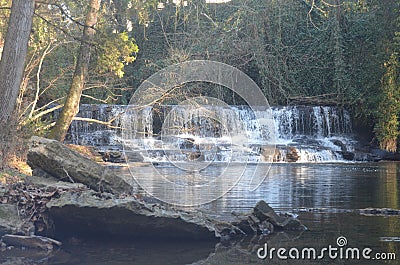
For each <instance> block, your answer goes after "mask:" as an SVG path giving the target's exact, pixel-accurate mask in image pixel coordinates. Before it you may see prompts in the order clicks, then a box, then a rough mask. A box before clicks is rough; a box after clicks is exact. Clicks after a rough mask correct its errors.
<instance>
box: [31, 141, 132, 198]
mask: <svg viewBox="0 0 400 265" xmlns="http://www.w3.org/2000/svg"><path fill="white" fill-rule="evenodd" d="M28 164H29V166H30V167H31V168H32V169H33V170H34V171H35V170H36V171H41V173H42V172H45V173H46V174H48V175H50V176H52V177H54V178H57V179H59V180H62V181H66V182H78V183H83V184H85V185H87V186H88V187H90V188H91V189H93V190H96V191H105V192H111V193H114V194H121V193H126V194H130V193H132V186H131V184H132V183H131V181H132V180H128V179H124V178H123V177H120V176H116V175H115V174H113V173H112V172H111V171H110V170H108V169H107V168H106V167H104V166H101V165H100V164H98V163H96V162H94V161H92V160H90V159H89V158H86V157H84V156H82V155H80V154H79V153H78V152H76V151H73V150H71V149H70V148H68V147H67V146H65V145H63V144H62V143H60V142H58V141H55V140H50V139H46V138H41V137H36V136H33V137H32V139H31V146H30V149H29V152H28ZM34 174H35V173H34Z"/></svg>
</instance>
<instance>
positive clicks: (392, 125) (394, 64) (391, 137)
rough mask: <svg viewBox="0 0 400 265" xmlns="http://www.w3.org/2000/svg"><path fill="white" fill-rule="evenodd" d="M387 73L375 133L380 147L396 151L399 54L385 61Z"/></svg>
mask: <svg viewBox="0 0 400 265" xmlns="http://www.w3.org/2000/svg"><path fill="white" fill-rule="evenodd" d="M385 68H386V73H385V75H384V76H383V80H382V88H383V89H382V90H383V91H382V97H381V100H380V104H379V107H378V111H377V114H376V116H377V124H376V126H375V133H376V136H377V139H378V141H379V144H380V147H381V148H382V149H385V150H387V151H390V152H396V150H397V141H398V138H399V135H400V131H399V114H400V79H399V78H400V75H399V71H400V64H399V55H398V54H397V53H394V54H392V55H391V57H390V59H389V61H388V62H387V63H385Z"/></svg>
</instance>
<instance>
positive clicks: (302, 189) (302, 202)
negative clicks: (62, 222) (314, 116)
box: [0, 162, 400, 265]
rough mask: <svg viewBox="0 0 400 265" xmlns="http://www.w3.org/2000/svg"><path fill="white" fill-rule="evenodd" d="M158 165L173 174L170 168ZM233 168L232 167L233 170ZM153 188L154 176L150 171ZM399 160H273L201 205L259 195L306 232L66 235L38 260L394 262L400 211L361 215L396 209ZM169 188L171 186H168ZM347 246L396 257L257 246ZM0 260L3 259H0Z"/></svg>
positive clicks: (231, 206)
mask: <svg viewBox="0 0 400 265" xmlns="http://www.w3.org/2000/svg"><path fill="white" fill-rule="evenodd" d="M160 170H161V171H164V172H169V171H170V172H172V173H173V174H172V175H173V176H175V177H176V178H178V179H179V178H182V176H179V174H178V172H179V171H177V170H176V169H173V168H170V169H168V168H163V167H160ZM232 172H233V173H232V174H234V172H235V170H232ZM148 177H149V181H152V183H153V184H154V188H155V189H157V181H156V180H155V179H153V178H152V177H151V176H148ZM399 182H400V164H399V163H394V162H387V163H386V162H381V163H368V164H366V163H363V164H297V163H295V164H289V163H288V164H273V165H272V167H271V169H270V172H269V174H268V176H267V178H266V179H265V181H264V182H263V183H262V185H260V187H259V188H258V189H257V190H255V191H249V187H248V186H247V185H246V184H242V185H239V186H236V187H234V188H233V189H232V190H231V191H230V192H228V193H227V194H225V195H224V196H223V197H222V198H220V199H218V200H216V201H214V202H211V203H209V204H207V205H205V206H202V207H201V209H202V210H203V211H207V212H209V213H212V214H214V215H216V216H226V217H229V216H232V213H235V214H238V213H240V212H246V211H250V210H251V208H252V207H253V206H254V205H255V204H256V202H257V201H259V200H261V199H262V200H265V201H266V202H268V203H269V204H270V205H271V206H272V207H273V208H275V209H276V210H277V211H283V212H291V213H295V214H298V215H299V216H298V218H299V219H300V220H301V221H302V222H303V223H304V224H305V225H306V226H307V227H308V230H307V231H304V232H301V233H300V232H288V233H278V234H273V235H271V236H269V237H267V239H266V240H261V241H259V238H247V239H244V240H243V241H241V242H234V243H232V244H230V245H223V244H221V243H215V242H201V243H200V242H170V241H169V242H157V241H150V242H144V241H142V240H134V239H133V240H132V241H131V242H107V241H104V240H103V241H90V240H83V241H79V240H75V241H74V240H71V241H68V242H65V245H64V247H63V249H62V250H61V251H60V252H58V253H55V254H54V255H53V257H50V258H47V259H45V260H44V261H43V262H44V264H148V265H151V264H177V265H178V264H310V263H312V264H322V263H323V264H353V263H355V264H400V243H399V241H400V217H399V216H365V215H361V214H360V213H359V212H358V211H357V210H358V209H363V208H367V207H374V208H393V209H399V208H400V207H399V204H400V198H399V186H398V183H399ZM171 192H173V191H171ZM340 236H344V237H345V238H346V239H347V245H346V246H347V247H354V248H355V247H357V248H360V249H363V248H365V247H369V248H371V249H372V250H373V253H376V252H385V253H387V252H393V253H396V255H397V262H396V261H386V262H383V261H377V260H372V261H366V260H359V261H358V260H352V261H349V260H345V259H338V258H337V259H324V260H314V261H310V260H301V261H294V260H286V261H285V260H279V259H278V258H276V257H275V258H274V259H273V260H260V259H259V258H258V257H257V249H258V248H259V247H261V246H263V244H264V243H267V244H268V246H269V247H275V248H279V247H286V248H287V249H290V248H293V247H297V248H299V249H301V248H304V247H315V248H316V249H321V248H323V247H328V245H332V246H337V244H336V240H337V238H338V237H340ZM0 255H1V253H0ZM0 260H1V259H0Z"/></svg>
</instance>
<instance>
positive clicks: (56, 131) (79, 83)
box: [50, 0, 100, 141]
mask: <svg viewBox="0 0 400 265" xmlns="http://www.w3.org/2000/svg"><path fill="white" fill-rule="evenodd" d="M99 9H100V0H91V1H90V4H89V10H88V12H87V14H86V21H85V27H84V30H83V34H82V41H81V47H80V50H79V56H78V61H77V63H76V66H75V72H74V76H73V79H72V83H71V87H70V89H69V93H68V96H67V99H66V101H65V104H64V107H63V110H62V111H61V114H60V116H59V117H58V119H57V122H56V125H55V126H54V127H53V129H52V131H51V133H50V138H53V139H56V140H59V141H64V139H65V136H66V134H67V131H68V128H69V126H70V125H71V122H72V119H73V118H74V117H75V115H76V114H77V113H78V111H79V102H80V99H81V95H82V91H83V88H84V86H85V78H86V76H87V72H88V68H89V62H90V50H91V44H90V41H91V40H92V38H93V36H94V34H95V29H94V26H95V25H96V23H97V16H98V11H99Z"/></svg>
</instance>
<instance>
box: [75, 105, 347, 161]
mask: <svg viewBox="0 0 400 265" xmlns="http://www.w3.org/2000/svg"><path fill="white" fill-rule="evenodd" d="M205 108H206V111H208V112H210V113H213V114H212V115H211V116H209V115H207V117H205V116H204V110H202V113H203V114H202V113H196V111H197V110H194V111H187V110H186V109H185V108H180V107H176V106H162V107H161V108H159V109H157V110H156V109H152V108H151V107H147V108H145V109H143V110H141V111H135V112H132V114H129V115H131V116H132V117H130V120H131V121H134V122H133V123H132V126H139V127H140V128H136V129H137V130H136V131H140V132H143V133H142V134H141V135H131V136H130V137H128V138H130V139H132V141H131V142H130V143H129V144H130V145H132V146H134V147H135V149H136V150H138V152H140V153H141V154H142V155H143V156H144V158H145V160H147V161H158V162H162V161H167V160H175V161H186V160H187V158H188V157H190V155H191V154H193V153H196V152H198V153H199V154H200V153H201V156H202V157H201V159H202V160H203V161H209V160H213V161H221V162H227V161H230V162H263V161H267V160H268V161H269V159H271V157H265V152H264V151H265V150H264V146H263V140H265V139H261V138H260V135H266V134H269V133H271V132H268V129H269V128H271V126H263V125H260V123H259V121H260V120H263V119H265V120H267V121H266V122H267V123H268V122H273V123H274V125H275V132H274V134H275V137H274V138H275V141H276V142H275V145H276V151H275V154H274V156H273V161H274V162H332V161H344V160H354V154H353V153H352V152H353V151H354V144H355V140H354V139H353V137H352V128H351V119H350V115H349V113H348V112H347V111H346V110H344V109H341V108H338V107H331V106H313V107H312V106H284V107H272V108H271V110H270V111H271V112H272V117H273V121H268V119H270V118H269V117H271V115H270V114H271V113H269V115H267V114H268V113H266V112H265V111H259V110H255V111H252V110H251V109H250V108H249V107H246V106H230V107H224V106H209V107H205ZM80 109H81V110H80V112H79V114H78V117H82V118H86V119H95V120H100V121H103V122H109V125H111V126H112V127H114V128H110V127H109V126H107V125H105V124H99V123H94V122H87V121H79V120H78V121H74V122H73V123H72V124H71V128H70V131H69V134H68V138H67V141H68V142H70V143H73V144H83V145H94V146H98V147H101V148H103V149H106V148H114V149H118V148H121V141H122V138H121V130H120V129H117V128H118V127H121V124H122V116H123V115H122V114H123V113H124V112H125V111H126V106H118V105H115V106H111V105H82V106H81V108H80ZM210 117H211V118H210ZM256 117H257V118H258V119H256ZM124 122H125V124H126V122H127V121H124ZM168 122H170V123H171V126H170V127H171V128H170V129H168V130H166V131H165V128H166V127H168V126H166V124H164V123H168ZM161 125H162V126H164V127H163V128H164V135H162V126H161ZM264 125H265V124H264ZM234 132H236V133H234ZM238 132H239V133H238ZM237 143H240V144H237ZM171 145H175V147H176V146H178V149H181V150H183V151H181V152H174V150H176V148H175V149H174V148H172V147H171ZM200 149H201V150H200ZM141 150H145V152H141ZM171 150H172V151H171ZM185 150H186V151H188V152H186V151H185ZM233 150H234V151H233ZM200 151H201V152H200ZM188 154H189V156H188ZM244 160H245V161H244Z"/></svg>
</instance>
